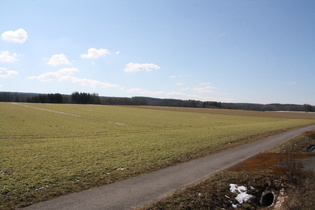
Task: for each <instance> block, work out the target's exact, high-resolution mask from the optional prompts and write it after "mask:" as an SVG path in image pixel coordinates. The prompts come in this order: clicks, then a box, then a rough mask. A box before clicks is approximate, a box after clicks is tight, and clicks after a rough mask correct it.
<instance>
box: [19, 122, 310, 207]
mask: <svg viewBox="0 0 315 210" xmlns="http://www.w3.org/2000/svg"><path fill="white" fill-rule="evenodd" d="M311 129H315V125H311V126H307V127H303V128H299V129H295V130H291V131H288V132H285V133H282V134H278V135H275V136H271V137H269V138H265V139H262V140H259V141H257V142H254V143H251V144H247V145H244V146H240V147H237V148H233V149H229V150H225V151H223V152H220V153H216V154H213V155H209V156H206V157H203V158H199V159H195V160H192V161H189V162H186V163H183V164H179V165H176V166H172V167H168V168H165V169H162V170H159V171H155V172H152V173H149V174H145V175H141V176H138V177H135V178H131V179H128V180H124V181H121V182H116V183H113V184H109V185H104V186H101V187H96V188H92V189H90V190H86V191H82V192H78V193H73V194H70V195H66V196H62V197H59V198H56V199H53V200H49V201H45V202H41V203H37V204H34V205H32V206H29V207H27V208H25V209H45V210H48V209H58V210H61V209H64V210H65V209H67V210H69V209H75V210H80V209H84V210H85V209H89V210H91V209H132V208H134V207H138V206H141V205H145V204H148V203H150V202H152V201H156V200H159V199H161V198H162V197H164V196H166V195H168V194H171V193H172V192H174V191H176V190H178V189H181V188H183V187H186V186H188V185H191V184H193V183H195V182H198V181H200V180H202V179H204V178H206V177H208V176H210V175H212V174H214V173H216V172H218V171H221V170H224V169H226V168H228V167H230V166H233V165H235V164H237V163H240V162H242V161H244V160H246V159H248V158H250V157H252V156H254V155H256V154H258V153H259V152H262V151H264V150H266V149H268V148H271V147H273V146H275V145H276V144H279V143H281V142H284V141H286V140H288V139H290V138H292V137H294V136H296V135H299V134H301V133H303V132H305V131H307V130H311Z"/></svg>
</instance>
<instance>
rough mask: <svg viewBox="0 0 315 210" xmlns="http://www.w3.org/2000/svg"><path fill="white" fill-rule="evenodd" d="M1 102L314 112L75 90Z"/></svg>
mask: <svg viewBox="0 0 315 210" xmlns="http://www.w3.org/2000/svg"><path fill="white" fill-rule="evenodd" d="M0 102H30V103H74V104H103V105H137V106H139V105H140V106H171V107H193V108H216V109H238V110H254V111H300V112H315V106H312V105H309V104H303V105H297V104H277V103H273V104H253V103H223V102H217V101H198V100H179V99H159V98H150V97H132V98H127V97H104V96H99V95H98V94H97V93H92V94H90V93H83V92H81V93H79V92H74V93H72V94H71V95H62V94H59V93H55V94H53V93H51V94H38V93H18V92H0Z"/></svg>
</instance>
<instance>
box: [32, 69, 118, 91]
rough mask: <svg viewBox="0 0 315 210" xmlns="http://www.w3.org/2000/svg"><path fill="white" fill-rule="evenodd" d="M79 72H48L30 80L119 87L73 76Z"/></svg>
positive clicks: (63, 70)
mask: <svg viewBox="0 0 315 210" xmlns="http://www.w3.org/2000/svg"><path fill="white" fill-rule="evenodd" d="M77 71H79V69H77V68H62V69H60V70H59V71H56V72H46V73H44V74H41V75H39V76H30V77H28V78H29V79H37V80H40V81H43V82H50V81H57V82H72V83H77V84H80V85H82V86H88V87H101V88H110V87H119V85H117V84H112V83H108V82H100V81H97V80H92V79H86V78H78V77H74V76H72V75H73V74H74V73H75V72H77Z"/></svg>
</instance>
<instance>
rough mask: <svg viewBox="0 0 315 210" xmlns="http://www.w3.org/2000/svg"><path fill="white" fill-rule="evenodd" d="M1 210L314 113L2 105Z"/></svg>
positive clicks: (309, 120) (310, 119)
mask: <svg viewBox="0 0 315 210" xmlns="http://www.w3.org/2000/svg"><path fill="white" fill-rule="evenodd" d="M0 116H1V118H0V145H1V146H0V159H1V167H0V182H1V183H0V184H1V197H0V203H2V206H0V208H12V207H19V206H23V205H28V204H30V203H33V202H37V201H40V200H45V199H49V198H51V197H53V196H58V195H62V194H66V193H69V192H74V191H78V190H82V189H87V188H90V187H93V186H98V185H102V184H106V183H110V182H113V181H117V180H121V179H125V178H128V177H131V176H135V175H138V174H141V173H146V172H150V171H152V170H157V169H159V168H163V167H167V166H169V165H174V164H177V163H179V162H183V161H187V160H189V159H192V158H196V157H200V156H204V155H207V154H210V153H213V152H217V151H219V150H223V149H227V148H229V147H233V146H237V145H240V144H244V143H248V142H250V141H254V140H257V139H259V138H262V137H265V136H267V135H271V134H275V133H278V132H281V131H284V130H285V129H289V128H293V127H298V126H304V125H308V124H314V123H315V114H305V113H301V114H295V113H271V112H266V113H265V112H251V111H247V112H245V111H243V112H242V111H232V110H211V109H187V108H165V107H164V108H158V107H128V106H102V105H73V104H62V105H56V104H18V103H16V104H14V103H0Z"/></svg>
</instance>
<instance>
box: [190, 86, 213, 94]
mask: <svg viewBox="0 0 315 210" xmlns="http://www.w3.org/2000/svg"><path fill="white" fill-rule="evenodd" d="M215 89H216V88H214V87H212V86H206V87H198V88H194V89H193V90H195V91H197V92H198V93H215Z"/></svg>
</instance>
